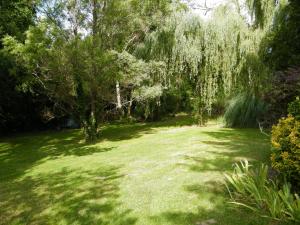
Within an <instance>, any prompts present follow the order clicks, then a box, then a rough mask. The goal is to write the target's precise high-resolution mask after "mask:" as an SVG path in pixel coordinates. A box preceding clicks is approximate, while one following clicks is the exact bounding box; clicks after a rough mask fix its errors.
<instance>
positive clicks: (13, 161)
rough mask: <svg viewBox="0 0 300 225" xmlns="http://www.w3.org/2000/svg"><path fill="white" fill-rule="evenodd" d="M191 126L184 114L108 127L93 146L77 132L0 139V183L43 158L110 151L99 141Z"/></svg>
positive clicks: (190, 119)
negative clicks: (153, 120) (151, 121)
mask: <svg viewBox="0 0 300 225" xmlns="http://www.w3.org/2000/svg"><path fill="white" fill-rule="evenodd" d="M193 123H194V120H193V118H192V117H190V116H186V115H185V116H177V117H174V118H171V119H169V120H166V121H162V122H153V123H135V124H121V123H117V124H112V125H108V126H106V127H104V128H103V129H102V133H101V138H100V139H99V141H98V142H97V143H95V144H97V145H95V144H87V143H85V142H84V137H83V134H82V132H81V130H66V131H60V132H54V131H48V132H40V133H38V134H27V135H24V136H19V135H17V136H14V137H10V138H5V139H2V140H0V166H1V170H0V180H1V181H5V180H8V179H10V180H13V179H15V178H17V177H19V176H21V175H23V174H24V173H25V171H26V170H27V169H30V168H31V167H32V166H34V165H37V164H38V163H39V162H41V160H42V159H45V158H47V159H54V158H57V157H62V156H70V155H72V156H86V155H92V154H95V153H101V152H107V151H111V150H113V148H112V147H110V148H103V147H101V145H99V144H100V143H101V141H103V140H109V141H121V140H128V139H132V138H139V137H140V136H142V135H144V134H149V133H155V132H156V130H155V128H159V127H172V126H175V127H177V126H186V125H191V124H193ZM1 142H2V143H1Z"/></svg>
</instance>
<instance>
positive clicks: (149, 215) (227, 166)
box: [0, 117, 280, 225]
mask: <svg viewBox="0 0 300 225" xmlns="http://www.w3.org/2000/svg"><path fill="white" fill-rule="evenodd" d="M192 124H193V119H191V118H189V117H176V118H173V119H171V120H167V121H164V122H159V123H147V124H112V125H107V126H105V127H103V130H102V137H101V139H100V140H99V142H98V143H95V144H93V145H87V144H85V143H84V141H83V135H82V133H81V131H80V130H71V131H62V132H43V133H39V134H29V135H22V136H15V137H11V138H4V139H1V140H0V224H112V225H113V224H116V225H119V224H124V225H132V224H137V225H148V224H149V225H154V224H157V225H168V224H170V225H177V224H178V225H179V224H180V225H185V224H191V225H192V224H194V225H198V224H206V223H207V221H213V222H214V224H221V225H225V224H226V225H231V224H233V225H235V224H240V225H252V224H253V225H254V224H260V225H264V224H280V223H279V222H276V223H274V221H270V220H269V219H266V218H260V217H259V216H257V215H254V214H252V213H250V212H249V211H244V210H241V209H236V208H231V207H230V206H229V205H228V204H227V203H226V198H227V194H226V191H225V189H224V185H223V173H224V172H229V171H231V169H232V163H234V162H236V161H239V160H240V159H242V158H248V159H249V160H252V161H253V162H254V163H255V162H259V161H267V160H268V154H269V152H268V151H269V144H268V139H267V138H266V137H265V136H263V135H261V134H260V133H259V131H257V130H253V129H224V128H221V127H219V126H217V125H213V124H212V125H209V126H207V127H196V126H191V125H192Z"/></svg>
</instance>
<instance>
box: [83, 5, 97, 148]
mask: <svg viewBox="0 0 300 225" xmlns="http://www.w3.org/2000/svg"><path fill="white" fill-rule="evenodd" d="M97 3H98V0H93V2H92V4H93V12H92V16H93V18H92V38H93V39H92V41H93V49H92V51H91V58H92V71H91V83H90V113H89V114H88V115H87V119H86V120H87V122H86V123H85V124H86V127H85V133H86V140H87V141H90V142H93V141H95V140H96V139H97V137H98V123H97V115H96V111H97V110H96V97H95V96H96V90H95V89H96V87H95V85H97V83H96V76H97V68H96V62H95V52H94V51H95V49H96V48H97V34H98V32H97V23H98V15H97V9H98V6H97Z"/></svg>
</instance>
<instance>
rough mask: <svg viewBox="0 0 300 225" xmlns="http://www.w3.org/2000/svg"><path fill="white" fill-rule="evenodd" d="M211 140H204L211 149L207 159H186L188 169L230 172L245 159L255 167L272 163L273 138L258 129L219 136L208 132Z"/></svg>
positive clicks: (219, 134) (196, 156)
mask: <svg viewBox="0 0 300 225" xmlns="http://www.w3.org/2000/svg"><path fill="white" fill-rule="evenodd" d="M203 134H206V135H208V136H209V137H210V140H202V141H201V144H204V145H206V146H207V149H206V150H205V151H206V153H207V154H206V155H205V154H203V150H202V152H199V155H197V154H194V155H186V156H185V160H186V163H185V165H186V166H188V167H189V168H190V169H191V170H192V171H195V172H209V171H219V172H226V171H229V170H231V169H232V165H233V164H234V163H236V162H239V161H240V160H242V159H248V160H249V161H251V162H252V163H254V164H256V163H258V162H261V161H262V162H268V161H269V156H270V144H269V138H268V137H266V136H264V135H263V134H260V133H259V132H258V131H257V130H255V129H220V130H219V131H218V132H209V131H207V132H206V131H204V132H203Z"/></svg>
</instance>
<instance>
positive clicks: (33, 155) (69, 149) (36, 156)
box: [0, 130, 113, 181]
mask: <svg viewBox="0 0 300 225" xmlns="http://www.w3.org/2000/svg"><path fill="white" fill-rule="evenodd" d="M111 150H113V148H112V147H110V148H102V147H100V146H95V145H90V144H86V143H85V142H83V139H82V135H81V133H80V131H79V130H73V131H64V132H57V133H54V132H48V133H41V134H38V135H34V134H32V135H27V136H24V137H18V138H9V139H6V140H4V141H3V143H2V144H1V143H0V167H1V170H0V179H1V181H6V180H8V179H10V180H13V179H15V178H17V177H19V176H21V175H23V174H24V173H25V171H26V170H27V169H30V168H31V167H32V166H34V165H37V164H38V163H39V162H41V160H42V159H45V158H47V160H50V159H55V158H58V157H62V156H69V155H73V156H85V155H92V154H95V153H100V152H107V151H111Z"/></svg>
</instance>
